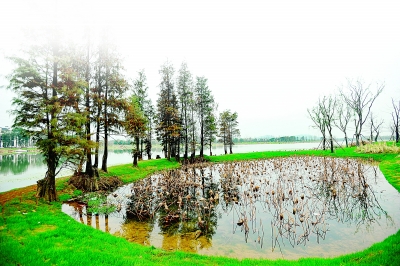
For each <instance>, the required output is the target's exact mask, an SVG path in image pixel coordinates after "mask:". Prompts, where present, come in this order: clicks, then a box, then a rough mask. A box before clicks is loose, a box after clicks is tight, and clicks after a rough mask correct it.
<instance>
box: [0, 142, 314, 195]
mask: <svg viewBox="0 0 400 266" xmlns="http://www.w3.org/2000/svg"><path fill="white" fill-rule="evenodd" d="M318 145H319V143H318V142H311V143H290V144H249V145H234V147H233V152H234V153H247V152H255V151H277V150H304V149H314V148H317V147H318ZM212 152H213V154H214V155H221V154H223V153H224V150H223V146H213V148H212ZM197 154H198V151H197ZM204 154H206V155H208V154H209V151H208V149H206V150H205V151H204ZM156 155H160V156H161V157H163V156H162V152H161V150H153V155H152V157H153V158H155V157H156ZM101 157H102V156H100V158H99V159H100V162H101ZM146 158H147V157H146V156H145V157H144V159H146ZM130 162H132V156H131V154H130V151H129V150H116V151H112V152H109V154H108V166H113V165H118V164H125V163H130ZM45 173H46V166H45V165H44V163H43V157H42V156H41V155H40V154H26V153H13V154H3V155H0V192H4V191H8V190H11V189H14V188H20V187H25V186H29V185H33V184H36V182H37V181H38V180H40V179H42V178H43V177H44V175H45ZM70 174H71V171H69V170H62V171H61V172H60V174H59V175H58V177H62V176H66V175H70Z"/></svg>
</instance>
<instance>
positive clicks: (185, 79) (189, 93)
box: [177, 62, 194, 161]
mask: <svg viewBox="0 0 400 266" xmlns="http://www.w3.org/2000/svg"><path fill="white" fill-rule="evenodd" d="M177 84H178V85H177V90H178V98H179V104H180V111H181V112H180V114H181V121H182V127H181V136H180V139H181V141H183V145H184V152H183V157H184V160H185V161H187V160H188V152H189V142H190V129H191V127H192V122H193V121H192V117H191V116H190V107H191V105H192V103H193V101H194V100H193V89H192V88H193V80H192V74H191V73H190V71H189V70H188V67H187V64H186V63H185V62H184V63H182V65H181V68H180V69H179V76H178V79H177Z"/></svg>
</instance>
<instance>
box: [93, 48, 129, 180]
mask: <svg viewBox="0 0 400 266" xmlns="http://www.w3.org/2000/svg"><path fill="white" fill-rule="evenodd" d="M112 51H114V49H112V45H111V44H110V43H108V42H107V40H105V41H104V42H103V43H102V44H101V45H100V49H99V53H100V56H99V58H100V66H99V71H100V73H99V74H100V76H102V78H100V82H101V81H103V83H100V84H99V85H100V87H99V88H98V90H99V93H100V99H101V100H100V104H102V105H100V106H99V107H98V108H99V109H98V114H100V117H98V119H99V120H100V125H102V126H103V139H104V143H103V146H104V150H103V158H102V164H101V169H102V170H103V171H104V172H107V160H108V139H109V136H110V135H112V134H118V133H119V131H118V130H120V129H122V127H123V121H124V117H123V114H124V111H125V109H124V108H125V107H126V105H125V104H124V97H125V95H126V93H127V91H128V83H127V81H126V79H125V78H124V77H123V75H122V69H123V68H122V65H121V62H120V61H121V60H120V58H119V57H118V55H117V54H116V53H113V52H112ZM102 70H103V71H104V72H103V73H102ZM98 130H99V129H98Z"/></svg>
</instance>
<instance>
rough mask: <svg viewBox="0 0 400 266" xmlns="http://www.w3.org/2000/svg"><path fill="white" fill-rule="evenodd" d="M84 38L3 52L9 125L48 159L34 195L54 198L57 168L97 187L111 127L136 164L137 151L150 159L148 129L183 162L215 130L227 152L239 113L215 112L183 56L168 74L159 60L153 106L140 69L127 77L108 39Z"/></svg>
mask: <svg viewBox="0 0 400 266" xmlns="http://www.w3.org/2000/svg"><path fill="white" fill-rule="evenodd" d="M41 37H43V36H41ZM86 38H87V39H86V42H85V44H83V45H77V44H70V43H66V42H64V41H63V39H62V38H61V36H60V35H59V33H58V32H53V33H52V34H49V35H46V36H44V37H43V39H44V41H42V42H40V43H39V44H37V45H35V46H32V47H29V48H28V49H27V50H26V51H25V54H24V55H23V56H14V57H10V58H9V59H10V60H11V61H12V62H13V63H14V64H15V68H14V69H13V71H12V72H11V74H10V75H9V76H8V79H9V86H8V88H9V89H11V90H13V91H14V92H15V93H16V94H17V97H16V98H15V99H14V100H13V110H12V114H13V115H14V117H15V120H14V124H13V128H18V129H19V130H21V132H23V134H24V136H26V137H27V138H31V139H32V140H33V141H34V143H35V145H36V146H37V147H38V149H39V150H40V151H41V153H42V155H43V156H44V160H45V162H46V164H47V172H46V175H45V177H44V179H42V180H39V181H38V186H37V196H38V197H43V198H46V199H47V200H49V201H53V200H56V199H57V194H56V188H55V177H56V175H57V173H58V172H59V171H60V170H61V168H63V167H70V168H71V169H73V170H74V172H75V175H74V176H75V177H77V180H79V184H80V186H81V188H82V189H84V190H86V191H94V190H97V189H98V180H99V173H98V168H99V167H100V168H101V170H102V171H104V172H107V159H108V144H109V140H110V137H111V136H112V135H114V134H118V135H126V136H127V137H129V138H131V139H132V143H133V144H134V149H133V151H132V154H133V164H134V165H135V166H136V165H137V161H138V160H140V159H141V158H142V156H143V155H147V156H148V158H149V159H151V146H152V140H153V139H154V137H153V135H154V134H155V135H156V138H157V140H158V141H159V142H160V143H161V145H162V147H163V152H164V155H165V157H166V158H168V159H170V158H171V157H174V158H176V159H177V160H179V161H180V155H181V154H183V160H184V161H185V162H189V161H190V160H191V161H193V160H194V159H195V155H196V150H199V156H200V157H202V156H203V155H204V149H205V148H206V147H208V146H209V147H210V154H211V144H212V143H213V142H214V141H216V140H217V137H219V138H220V139H222V141H223V142H224V144H225V145H227V146H229V147H230V153H232V145H233V144H234V143H233V140H234V138H235V137H238V136H239V130H238V121H237V117H238V115H237V113H236V112H234V113H232V112H231V111H230V110H226V111H224V112H222V113H221V114H219V117H218V116H217V115H218V114H217V113H216V110H217V104H216V102H215V100H214V97H213V95H212V93H211V90H210V89H209V87H208V83H207V79H206V78H205V77H196V78H193V77H192V74H191V73H190V71H189V70H188V67H187V65H186V63H182V65H181V68H180V70H179V72H178V76H177V77H174V74H175V72H174V68H173V66H172V65H171V64H170V63H168V62H167V63H165V64H163V65H162V66H161V68H160V71H159V73H160V84H159V89H160V91H159V94H158V99H157V102H156V106H153V104H152V102H151V100H150V99H149V98H148V92H147V91H148V86H147V81H146V75H145V73H144V70H141V71H139V72H138V76H137V78H135V79H134V80H133V81H132V82H129V81H128V80H127V78H126V77H125V76H124V71H123V70H124V69H123V66H122V60H121V59H120V57H119V55H118V53H117V51H116V49H115V47H114V46H113V45H112V44H111V43H110V42H109V41H108V39H107V38H106V37H105V36H101V38H100V42H99V43H98V44H94V43H92V42H91V39H90V37H89V36H87V37H86ZM5 137H6V136H5ZM22 139H23V138H21V141H22ZM100 142H101V143H102V144H103V146H104V149H103V156H102V161H101V162H100V161H99V146H100ZM7 143H9V142H7ZM7 145H8V144H7ZM225 152H227V151H225Z"/></svg>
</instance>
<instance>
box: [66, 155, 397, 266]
mask: <svg viewBox="0 0 400 266" xmlns="http://www.w3.org/2000/svg"><path fill="white" fill-rule="evenodd" d="M182 184H184V185H182ZM187 184H189V187H188V185H187ZM148 188H150V189H148ZM211 190H212V191H213V192H212V193H211ZM146 191H149V192H150V195H151V198H152V200H151V201H150V203H149V205H148V206H146V207H145V208H142V205H143V204H146V202H148V201H143V199H144V198H145V197H146ZM175 192H176V194H177V195H178V196H176V195H175V198H174V197H172V198H171V195H173V194H174V193H175ZM216 193H219V198H218V200H215V194H216ZM166 195H167V196H166ZM188 195H190V197H189V196H188ZM179 197H180V199H178V198H179ZM212 197H214V199H211V198H212ZM177 199H178V200H177ZM108 200H109V201H110V202H111V203H117V204H122V209H121V210H120V211H119V212H115V213H112V214H110V215H109V216H108V217H105V216H102V215H97V216H96V215H93V216H92V215H91V214H87V213H86V207H85V206H84V205H79V204H71V205H70V204H63V207H62V210H63V211H64V212H65V213H67V214H69V215H71V216H72V217H73V218H74V219H76V220H77V221H80V222H81V223H84V224H87V225H89V226H92V227H94V228H98V229H100V230H103V231H106V232H109V233H111V234H114V235H117V236H121V237H124V238H126V239H128V240H129V241H133V242H137V243H140V244H143V245H153V246H155V247H158V248H163V249H165V250H184V251H189V252H195V253H199V254H208V255H222V256H228V257H236V258H248V257H251V258H270V259H277V258H286V259H297V258H300V257H332V256H338V255H341V254H347V253H351V252H356V251H360V250H363V249H365V248H367V247H369V246H371V245H372V244H373V243H375V242H379V241H382V240H383V239H385V238H386V237H388V236H389V235H391V234H394V233H396V232H397V230H399V228H400V206H399V205H398V204H393V202H400V194H399V193H398V192H397V191H396V190H395V189H394V188H393V187H392V186H391V185H390V184H389V183H388V182H387V180H386V179H385V178H384V176H383V174H382V173H381V172H380V170H379V168H378V166H377V165H369V164H365V163H362V162H361V161H357V160H351V159H332V158H317V157H304V158H299V157H295V158H283V159H282V158H276V159H270V160H263V161H256V162H240V163H228V164H219V165H208V166H207V165H206V166H204V167H202V166H197V168H194V167H192V168H188V169H181V170H176V171H174V172H172V174H170V172H168V173H164V174H162V175H154V176H152V177H149V178H147V179H145V180H142V181H140V182H137V183H135V184H130V185H126V186H123V187H121V188H119V189H118V190H117V191H116V192H114V193H112V194H111V195H109V197H108ZM165 204H166V205H167V206H168V208H167V207H166V206H165ZM135 208H136V209H135ZM138 208H139V209H140V210H151V212H152V213H154V216H152V217H149V218H146V217H141V219H137V218H136V219H135V218H132V215H129V213H132V212H136V213H137V211H138Z"/></svg>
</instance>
